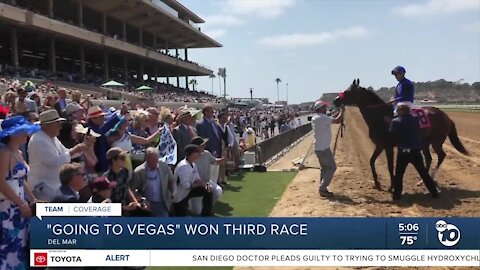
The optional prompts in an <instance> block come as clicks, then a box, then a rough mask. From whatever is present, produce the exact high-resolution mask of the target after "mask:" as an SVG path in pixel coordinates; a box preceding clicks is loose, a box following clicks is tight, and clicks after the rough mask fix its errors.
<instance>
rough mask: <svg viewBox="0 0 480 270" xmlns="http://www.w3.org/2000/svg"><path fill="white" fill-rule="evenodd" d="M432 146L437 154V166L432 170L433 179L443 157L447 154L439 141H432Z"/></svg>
mask: <svg viewBox="0 0 480 270" xmlns="http://www.w3.org/2000/svg"><path fill="white" fill-rule="evenodd" d="M432 147H433V150H434V151H435V153H437V156H438V161H437V166H436V167H435V169H434V170H433V172H432V178H433V179H434V180H435V175H436V174H437V172H438V169H439V168H440V165H442V163H443V160H444V159H445V157H446V156H447V154H446V153H445V151H444V150H443V147H442V144H441V143H432Z"/></svg>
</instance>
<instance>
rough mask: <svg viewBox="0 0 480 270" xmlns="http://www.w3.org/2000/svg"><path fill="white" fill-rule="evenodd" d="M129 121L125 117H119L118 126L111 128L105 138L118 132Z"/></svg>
mask: <svg viewBox="0 0 480 270" xmlns="http://www.w3.org/2000/svg"><path fill="white" fill-rule="evenodd" d="M126 121H127V119H126V118H125V116H120V117H119V121H118V122H117V124H116V125H115V126H114V127H113V128H111V129H110V130H109V131H108V132H107V133H106V134H105V136H107V137H109V136H110V135H112V134H113V133H115V132H117V130H118V129H119V128H120V126H121V125H123V123H125V122H126Z"/></svg>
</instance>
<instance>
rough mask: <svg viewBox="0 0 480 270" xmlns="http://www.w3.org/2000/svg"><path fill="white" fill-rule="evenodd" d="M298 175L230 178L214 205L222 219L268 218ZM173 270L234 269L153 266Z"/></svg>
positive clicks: (255, 174) (272, 173) (247, 175)
mask: <svg viewBox="0 0 480 270" xmlns="http://www.w3.org/2000/svg"><path fill="white" fill-rule="evenodd" d="M296 174H297V173H296V172H266V173H253V172H249V173H245V174H239V175H234V176H230V177H228V182H229V184H230V185H229V186H227V187H226V188H225V189H224V191H223V195H222V198H221V199H220V201H219V202H217V203H216V204H215V206H214V212H215V213H216V214H217V215H219V216H221V217H266V216H268V215H269V214H270V212H271V211H272V209H273V207H274V206H275V204H276V203H277V201H278V200H279V199H280V197H282V194H283V191H284V190H285V188H286V187H287V185H288V183H290V181H291V180H292V179H293V178H294V177H295V175H296ZM147 269H148V270H154V269H172V270H187V269H194V270H202V269H205V270H207V269H215V270H231V269H233V267H149V268H147Z"/></svg>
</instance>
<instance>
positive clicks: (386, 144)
mask: <svg viewBox="0 0 480 270" xmlns="http://www.w3.org/2000/svg"><path fill="white" fill-rule="evenodd" d="M334 105H335V106H336V107H339V106H341V105H346V106H357V107H358V108H359V109H360V113H361V114H362V116H363V119H364V120H365V122H366V123H367V126H368V130H369V137H370V140H371V141H372V142H373V143H374V144H375V150H374V151H373V154H372V156H371V158H370V168H371V170H372V175H373V181H374V184H375V188H377V189H379V190H380V189H381V185H380V183H379V182H378V176H377V172H376V170H375V161H376V160H377V158H378V156H379V155H380V154H381V153H382V152H383V150H385V153H386V155H387V164H388V172H389V173H390V188H389V191H392V188H393V177H394V176H393V148H394V147H395V140H394V138H393V136H392V134H391V133H390V132H389V131H388V129H389V125H388V124H387V122H386V121H385V117H390V119H391V118H393V111H392V105H391V104H390V103H386V102H384V101H383V100H382V99H381V98H380V97H379V96H378V95H377V94H376V93H375V92H373V91H370V90H367V89H365V88H363V87H361V86H360V80H359V79H356V80H353V83H352V85H351V86H350V87H349V88H348V89H347V90H345V91H344V92H342V93H340V94H339V95H338V96H337V97H336V98H335V100H334ZM422 109H423V111H421V112H422V113H421V114H419V115H418V116H419V117H418V118H419V120H420V121H428V122H427V123H429V124H430V125H429V128H424V129H421V140H422V145H423V148H422V153H423V155H424V157H425V162H426V166H427V170H429V169H430V165H431V164H432V156H431V154H430V145H432V148H433V150H434V151H435V153H436V154H437V157H438V161H437V166H436V168H435V169H434V171H433V173H432V178H435V174H436V172H437V171H438V169H439V167H440V165H442V163H443V160H444V159H445V156H446V153H445V151H444V150H443V143H444V142H445V140H446V138H447V136H448V137H449V139H450V142H451V143H452V145H453V146H454V147H455V149H457V150H458V151H459V152H460V153H462V154H464V155H468V151H467V150H466V149H465V147H464V146H463V144H462V142H461V141H460V139H459V138H458V135H457V129H456V128H455V123H454V122H453V121H452V119H450V117H448V115H447V114H446V113H445V112H444V111H442V110H440V109H438V108H435V107H422ZM422 117H423V119H422ZM425 117H427V118H428V119H425Z"/></svg>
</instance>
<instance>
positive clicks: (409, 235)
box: [30, 209, 480, 266]
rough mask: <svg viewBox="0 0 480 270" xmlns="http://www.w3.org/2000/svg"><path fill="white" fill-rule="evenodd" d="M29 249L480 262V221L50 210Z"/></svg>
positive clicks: (110, 262)
mask: <svg viewBox="0 0 480 270" xmlns="http://www.w3.org/2000/svg"><path fill="white" fill-rule="evenodd" d="M60 210H62V211H65V209H60ZM70 210H72V209H70ZM77 210H78V209H77ZM83 210H84V209H83ZM104 210H105V209H101V210H100V211H104ZM30 246H31V250H32V252H31V254H30V255H31V262H32V266H41V265H39V263H45V262H47V263H51V264H52V266H56V265H57V266H60V265H62V266H118V265H119V264H120V265H132V266H242V265H245V266H293V265H298V266H322V265H324V266H389V265H396V266H480V218H122V217H98V216H97V217H91V216H89V217H57V216H55V217H49V216H48V215H45V216H43V217H42V219H41V220H40V219H31V226H30ZM243 255H244V256H246V257H242V256H243ZM254 255H263V257H262V256H256V257H255V256H254ZM398 255H404V256H401V257H396V256H398ZM437 255H438V256H440V255H441V256H440V257H438V256H437ZM75 256H76V257H75ZM239 256H240V257H239ZM252 256H254V257H252ZM436 256H437V257H436ZM42 258H43V259H42ZM282 258H283V259H282ZM318 258H321V259H318ZM49 265H50V264H49Z"/></svg>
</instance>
